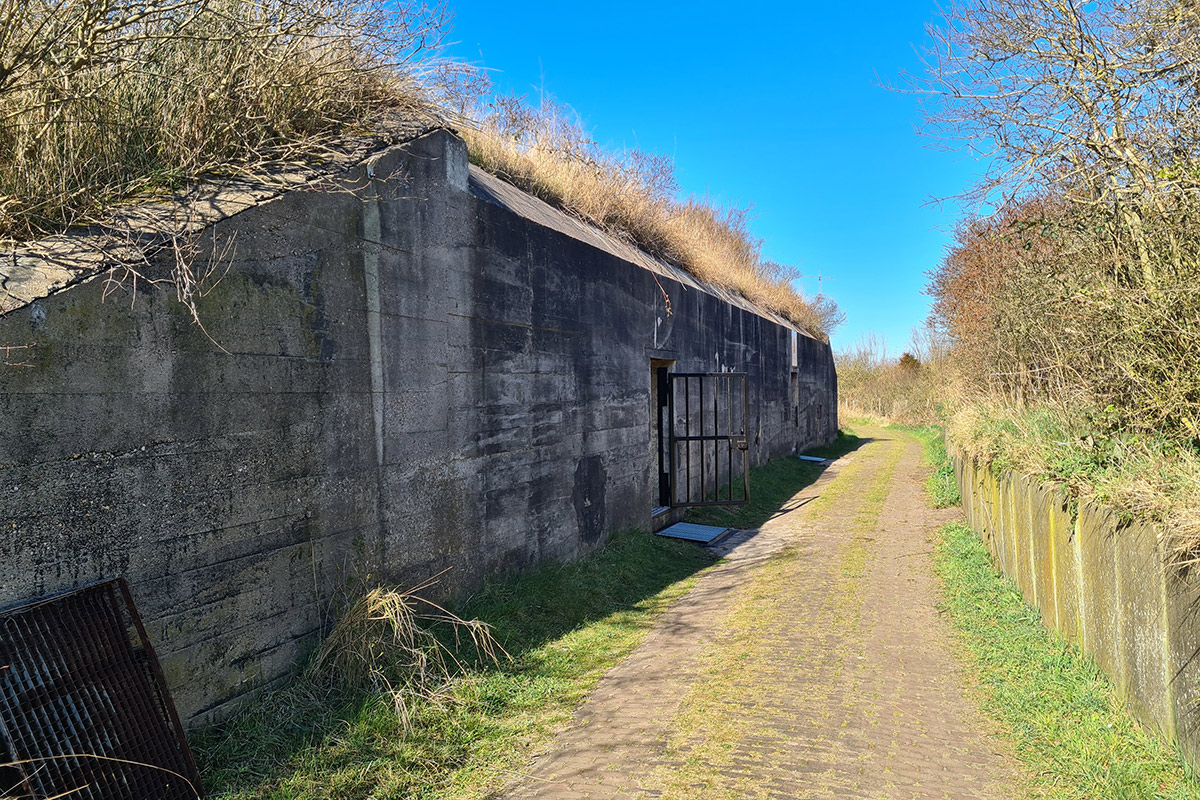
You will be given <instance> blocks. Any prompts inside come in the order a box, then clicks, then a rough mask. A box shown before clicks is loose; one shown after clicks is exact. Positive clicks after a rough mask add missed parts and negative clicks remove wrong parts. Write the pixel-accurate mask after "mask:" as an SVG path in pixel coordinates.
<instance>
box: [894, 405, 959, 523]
mask: <svg viewBox="0 0 1200 800" xmlns="http://www.w3.org/2000/svg"><path fill="white" fill-rule="evenodd" d="M888 427H889V428H890V429H892V430H898V431H901V432H903V433H907V434H909V435H910V436H913V437H915V438H916V439H917V440H918V441H920V442H921V443H922V444H924V445H925V461H926V462H927V463H928V464H929V465H930V466H931V467H933V472H932V473H931V474H930V476H929V477H928V478H927V479H926V480H925V491H926V492H927V493H928V494H929V499H930V502H932V503H933V507H934V508H949V507H950V506H957V505H959V504H961V503H962V494H961V493H960V492H959V491H958V483H957V482H956V481H955V480H954V465H953V464H951V463H950V456H949V455H948V454H947V453H946V440H945V438H944V437H943V434H942V429H941V428H940V427H939V426H937V425H920V426H917V425H890V426H888Z"/></svg>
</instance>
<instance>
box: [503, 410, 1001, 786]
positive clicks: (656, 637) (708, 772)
mask: <svg viewBox="0 0 1200 800" xmlns="http://www.w3.org/2000/svg"><path fill="white" fill-rule="evenodd" d="M860 433H862V434H863V435H865V436H868V437H873V438H872V440H871V441H870V442H868V443H867V444H866V445H864V446H863V447H861V448H860V449H859V450H858V451H857V452H855V453H854V454H852V455H850V456H847V457H846V458H843V459H841V460H840V461H839V462H837V463H835V464H834V465H833V466H832V467H830V468H829V469H828V470H826V472H825V473H824V474H823V475H822V476H821V478H820V480H818V481H817V483H815V484H814V485H813V486H810V487H808V488H807V489H805V490H804V491H802V492H801V493H800V494H798V495H797V496H796V497H795V498H793V499H792V501H791V503H790V504H789V505H788V506H787V507H786V508H785V509H784V511H783V512H782V513H781V514H779V515H777V516H776V517H775V518H774V519H772V520H771V521H770V522H768V523H767V524H766V525H764V526H763V528H762V529H761V530H760V531H750V532H744V533H741V534H739V535H738V536H737V537H734V538H733V539H731V540H730V541H728V542H727V543H726V544H725V545H724V546H723V550H724V552H725V554H726V555H727V558H726V560H725V561H724V562H722V563H721V564H720V565H718V566H717V567H716V568H714V569H713V570H711V571H709V572H708V573H706V574H705V575H704V576H703V577H702V578H701V579H700V581H699V583H698V584H697V586H696V587H695V588H694V589H693V590H692V591H691V592H689V594H688V595H687V596H686V597H685V598H683V599H682V600H681V601H679V602H678V603H677V604H676V605H675V606H674V607H673V608H672V609H671V610H669V611H668V612H667V613H666V614H665V615H664V616H663V618H662V619H661V620H660V621H659V623H658V625H657V626H656V627H655V629H654V630H653V631H652V632H651V633H650V635H649V636H648V637H647V638H646V640H645V641H644V642H643V643H642V645H641V646H640V647H639V648H638V649H637V650H635V651H634V653H632V654H631V655H630V656H629V657H628V658H627V659H625V660H624V661H623V662H621V663H620V664H619V665H617V666H616V667H615V668H614V669H612V670H611V671H610V672H609V673H608V675H606V676H605V678H604V679H603V680H602V681H601V683H600V684H599V686H598V687H597V688H596V690H595V691H594V692H593V693H592V694H591V695H590V696H589V698H588V700H587V701H586V702H585V703H584V704H583V706H582V707H581V708H580V709H579V711H578V712H577V713H576V715H575V718H574V720H573V721H572V723H571V724H570V725H569V726H568V727H567V728H566V729H565V730H563V731H562V732H561V733H560V734H559V735H558V736H557V737H556V738H554V739H553V740H552V741H551V742H550V743H549V744H548V746H547V747H546V748H545V749H544V751H543V752H542V753H540V754H539V755H537V756H535V757H534V758H533V760H532V763H531V764H529V766H528V769H527V771H526V772H525V773H524V774H522V775H521V776H518V777H517V778H515V779H514V780H513V781H512V782H511V784H510V785H509V787H508V788H507V789H506V791H505V793H504V794H503V795H502V797H504V798H505V800H530V799H532V798H539V799H541V800H574V799H575V798H597V799H598V798H604V799H605V800H608V799H609V798H729V800H742V798H807V797H838V798H841V797H863V798H955V800H960V799H963V798H1008V797H1014V796H1017V795H1019V794H1020V790H1019V787H1020V785H1021V776H1020V773H1019V771H1018V769H1017V768H1016V766H1015V765H1014V762H1013V761H1012V759H1011V757H1010V756H1008V755H1007V754H1006V753H1005V752H1004V745H1002V744H1001V743H999V742H997V741H996V740H995V739H994V738H993V737H992V736H990V735H989V734H988V732H987V730H988V726H987V723H986V722H985V721H984V720H983V719H982V718H981V717H980V714H979V712H978V710H977V709H976V707H975V705H974V703H973V701H972V700H971V698H970V697H969V696H968V695H967V694H966V689H965V687H964V681H963V673H962V672H961V670H960V668H959V666H958V662H957V660H956V659H955V657H954V655H953V653H952V650H951V643H950V639H949V633H948V630H947V627H946V624H945V623H944V622H943V620H941V619H940V618H939V616H938V612H937V610H936V608H935V602H936V584H935V576H934V574H933V571H932V566H931V557H930V549H931V542H930V537H931V535H932V533H933V531H934V530H935V529H936V528H937V526H938V525H939V524H941V523H942V522H945V521H946V520H947V519H949V518H952V516H948V515H947V513H946V512H934V511H931V510H930V509H928V507H927V506H926V504H925V501H924V496H923V493H922V487H921V484H920V481H921V479H922V477H923V475H924V471H925V470H924V468H923V467H922V466H921V461H920V446H919V445H918V444H917V443H915V442H913V441H912V440H910V439H908V438H906V437H902V436H900V435H898V434H894V433H890V432H888V431H885V430H882V429H878V428H869V429H866V430H865V431H860Z"/></svg>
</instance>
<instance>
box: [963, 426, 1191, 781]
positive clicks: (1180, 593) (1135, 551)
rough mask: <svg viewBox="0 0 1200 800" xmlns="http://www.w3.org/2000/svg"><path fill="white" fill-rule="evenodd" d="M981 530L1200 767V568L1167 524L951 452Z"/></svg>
mask: <svg viewBox="0 0 1200 800" xmlns="http://www.w3.org/2000/svg"><path fill="white" fill-rule="evenodd" d="M951 458H952V461H953V464H954V472H955V476H956V478H957V482H958V485H959V488H960V490H961V491H962V497H963V508H964V510H965V512H966V515H967V520H968V522H969V523H970V524H971V527H972V528H974V529H975V531H976V532H977V533H978V534H979V535H980V537H981V538H982V539H983V541H984V543H985V544H986V545H987V546H988V549H989V550H990V551H991V554H992V556H993V558H994V559H995V561H996V563H997V564H998V565H999V567H1000V569H1001V570H1003V572H1004V573H1005V574H1006V575H1008V577H1010V578H1011V579H1012V580H1013V581H1014V582H1015V583H1016V584H1017V585H1018V586H1019V587H1020V589H1021V593H1022V594H1023V595H1024V596H1025V599H1026V600H1027V601H1028V602H1029V603H1030V604H1032V605H1034V606H1036V607H1037V608H1038V609H1039V610H1040V612H1041V617H1042V623H1043V625H1045V627H1046V628H1048V629H1050V630H1052V631H1056V632H1057V633H1058V634H1059V635H1061V636H1062V637H1063V638H1064V639H1065V640H1066V641H1068V642H1070V643H1071V644H1073V645H1075V646H1076V647H1078V648H1080V649H1081V650H1082V651H1083V652H1085V653H1087V654H1089V655H1090V656H1092V657H1093V658H1094V659H1095V660H1096V663H1097V665H1098V666H1099V667H1100V668H1101V669H1102V670H1104V672H1105V673H1106V674H1107V675H1108V677H1109V678H1110V679H1111V680H1112V682H1113V684H1114V685H1115V686H1116V688H1117V691H1118V693H1119V694H1120V695H1121V697H1122V698H1123V699H1124V700H1125V702H1126V704H1127V705H1128V707H1129V709H1130V710H1131V711H1132V712H1133V713H1134V715H1135V716H1136V717H1137V718H1138V719H1139V720H1140V721H1141V722H1142V724H1143V725H1145V726H1147V727H1148V728H1149V729H1151V730H1153V731H1155V732H1156V733H1157V734H1158V735H1159V736H1160V737H1162V738H1163V739H1165V740H1166V741H1173V742H1176V743H1177V744H1178V745H1179V747H1180V749H1181V751H1182V752H1183V753H1184V754H1185V755H1186V756H1187V758H1188V759H1189V760H1190V761H1191V762H1192V763H1193V764H1200V659H1198V658H1197V654H1200V577H1198V576H1197V574H1196V570H1195V568H1194V565H1179V564H1176V563H1174V561H1173V559H1172V557H1171V553H1170V552H1169V548H1167V547H1166V546H1165V545H1164V542H1163V537H1162V536H1161V531H1159V530H1156V529H1155V528H1154V527H1152V526H1147V525H1140V524H1131V523H1127V522H1124V521H1122V520H1121V519H1120V517H1119V516H1118V515H1117V514H1116V513H1115V512H1114V511H1112V510H1111V509H1109V508H1106V507H1105V506H1103V505H1102V504H1100V503H1097V502H1094V501H1084V502H1081V503H1079V505H1078V508H1077V509H1074V510H1072V508H1071V504H1070V503H1068V501H1067V497H1066V495H1065V494H1064V492H1063V491H1062V489H1061V488H1059V487H1058V486H1055V485H1053V484H1042V483H1041V482H1039V481H1038V480H1037V479H1035V478H1031V477H1029V476H1025V475H1021V474H1019V473H1015V472H1005V473H997V472H995V471H993V470H992V469H991V468H990V467H988V466H987V465H984V464H980V463H978V462H976V461H975V460H973V459H971V458H968V457H965V456H963V455H961V454H959V453H954V452H953V448H952V451H951Z"/></svg>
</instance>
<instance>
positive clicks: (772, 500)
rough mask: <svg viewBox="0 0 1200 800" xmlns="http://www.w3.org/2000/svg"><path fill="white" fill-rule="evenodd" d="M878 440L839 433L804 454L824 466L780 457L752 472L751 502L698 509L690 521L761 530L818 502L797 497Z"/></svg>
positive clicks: (811, 498) (812, 497)
mask: <svg viewBox="0 0 1200 800" xmlns="http://www.w3.org/2000/svg"><path fill="white" fill-rule="evenodd" d="M873 441H875V440H874V439H872V438H870V437H860V436H855V435H854V434H853V433H850V432H847V431H838V438H837V439H835V440H834V441H833V442H832V443H831V444H828V445H826V446H825V447H816V448H813V449H812V450H807V451H805V453H804V455H810V456H818V457H820V458H825V459H828V460H827V461H826V462H825V463H824V464H817V463H814V462H811V461H802V460H800V459H798V458H795V457H793V456H784V457H783V458H777V459H775V460H774V461H772V462H771V463H769V464H765V465H763V466H761V467H755V468H754V469H752V470H750V502H749V503H747V504H746V505H742V506H730V507H710V508H702V509H695V510H693V511H692V512H691V513H690V514H688V522H696V523H699V524H701V525H719V526H722V527H726V528H737V529H738V530H749V529H752V528H761V527H762V525H763V523H764V522H766V521H767V520H769V519H773V518H775V517H779V516H782V515H784V514H787V513H789V512H791V511H795V510H796V509H797V508H800V507H801V506H803V505H805V504H806V503H809V502H811V501H812V500H815V499H816V496H815V495H814V496H810V497H803V498H800V497H796V495H797V494H798V493H799V492H800V491H801V490H803V489H804V488H805V487H807V486H810V485H811V484H813V483H815V482H816V480H817V478H819V477H820V476H821V473H822V472H824V471H825V470H826V469H828V468H829V467H830V466H831V465H832V464H833V463H834V462H836V461H837V460H838V459H840V458H842V457H844V456H847V455H849V454H850V453H853V452H854V451H855V450H858V449H859V448H860V447H863V446H864V445H867V444H870V443H871V442H873Z"/></svg>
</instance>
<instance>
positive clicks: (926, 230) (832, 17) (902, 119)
mask: <svg viewBox="0 0 1200 800" xmlns="http://www.w3.org/2000/svg"><path fill="white" fill-rule="evenodd" d="M451 2H452V4H453V6H452V7H453V9H454V12H455V20H454V30H453V34H452V36H451V39H452V40H453V41H454V42H455V44H453V45H452V47H451V48H450V52H451V54H452V55H454V56H456V57H459V58H463V59H466V60H469V61H472V62H474V63H476V64H478V65H480V66H483V67H486V68H488V69H489V70H491V76H492V79H493V80H494V81H495V83H496V84H497V87H498V89H500V90H501V91H515V92H517V93H520V94H528V95H529V96H530V98H531V99H536V97H537V93H538V92H539V90H543V89H544V91H546V92H547V93H548V94H550V95H552V96H553V97H554V98H555V99H556V100H558V101H560V102H563V103H566V104H568V105H570V106H571V107H572V108H573V109H575V111H576V112H578V113H579V115H580V117H581V119H582V120H583V123H584V125H585V127H586V128H587V129H588V130H589V131H590V132H591V133H592V135H593V136H594V138H595V139H596V140H597V141H599V142H600V143H602V144H606V145H609V146H612V147H618V148H619V147H638V148H641V149H643V150H648V151H651V152H656V153H663V154H668V155H671V156H673V158H674V160H675V165H676V171H677V175H678V179H679V183H680V186H681V187H682V191H683V193H685V194H697V195H706V194H707V195H709V196H711V197H714V198H716V199H718V200H719V201H722V202H725V203H735V204H738V205H747V204H752V205H753V207H754V212H753V215H754V218H753V221H752V230H753V232H754V234H755V235H756V236H758V237H760V238H762V239H763V240H764V242H765V247H764V252H765V254H766V256H767V257H768V258H771V259H773V260H775V261H779V262H782V263H786V264H792V265H796V266H797V267H799V269H800V270H801V271H802V272H803V273H804V274H806V275H809V274H811V275H816V274H817V273H818V272H819V273H821V274H823V275H827V276H832V280H829V281H826V282H825V284H824V290H825V293H826V294H828V295H830V296H832V297H833V298H834V299H835V300H836V301H837V302H838V304H839V305H840V306H841V308H842V309H843V310H844V311H845V312H846V316H847V321H846V324H845V325H843V326H842V327H841V328H839V329H838V330H837V331H835V333H834V336H833V344H834V347H835V349H836V348H841V347H843V346H845V345H847V344H850V343H852V342H854V341H855V340H857V339H858V338H859V337H860V336H862V335H863V334H864V333H865V332H868V331H872V332H875V333H877V334H880V335H881V336H883V337H884V338H885V339H886V341H887V343H888V347H889V352H890V353H891V354H892V355H894V356H898V355H899V354H900V352H901V351H902V350H903V349H904V348H905V346H906V345H907V343H908V340H909V333H910V330H911V328H912V327H913V326H914V325H918V324H919V323H920V322H921V321H922V320H923V319H924V318H925V316H926V314H927V313H928V298H927V297H926V296H924V295H923V294H922V288H923V286H924V284H925V271H926V270H928V269H930V268H932V267H933V266H934V265H935V264H936V263H937V261H938V259H939V258H940V256H941V254H942V252H943V250H944V247H945V245H946V244H947V242H948V241H949V235H950V231H951V229H952V227H953V224H954V221H955V220H956V219H957V217H958V215H959V208H958V206H957V204H955V203H947V204H944V205H942V206H941V207H938V206H937V205H929V204H928V201H929V200H930V198H931V197H945V196H949V195H955V194H958V193H959V192H961V191H963V190H964V189H966V188H967V187H968V186H969V185H970V184H971V182H972V180H973V178H974V176H975V175H976V174H977V173H978V172H979V171H980V168H981V165H979V164H977V163H975V162H973V161H971V160H969V159H968V157H966V156H965V155H962V154H960V153H954V152H945V151H943V150H939V149H937V148H936V147H934V146H933V143H932V142H930V141H929V140H927V139H925V138H923V137H920V136H918V135H917V133H916V132H915V127H916V125H917V123H918V112H917V104H916V101H915V99H914V98H913V97H911V96H907V95H901V94H896V93H892V92H889V91H886V90H885V89H882V88H880V87H879V85H878V81H879V79H880V78H884V79H887V78H894V77H896V76H897V75H898V73H899V72H900V71H901V70H903V69H909V70H916V69H917V68H918V62H917V58H916V55H915V54H914V50H913V48H914V45H916V46H920V45H921V43H922V42H923V41H924V37H925V27H924V26H925V24H926V23H927V22H929V21H931V20H932V19H933V17H934V14H935V10H936V9H935V4H934V2H932V0H911V1H910V2H903V0H902V1H901V2H882V1H881V0H867V1H866V2H860V3H854V4H841V3H812V2H799V3H754V4H751V3H746V4H732V3H722V4H709V3H678V4H676V3H657V2H644V1H643V2H636V3H635V2H628V0H620V1H619V2H608V3H564V2H554V3H550V2H529V3H520V4H516V3H500V2H495V0H488V2H483V1H482V0H451ZM801 285H802V289H803V290H804V291H805V293H807V294H813V293H815V292H816V288H817V287H816V281H815V280H804V281H802V283H801Z"/></svg>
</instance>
